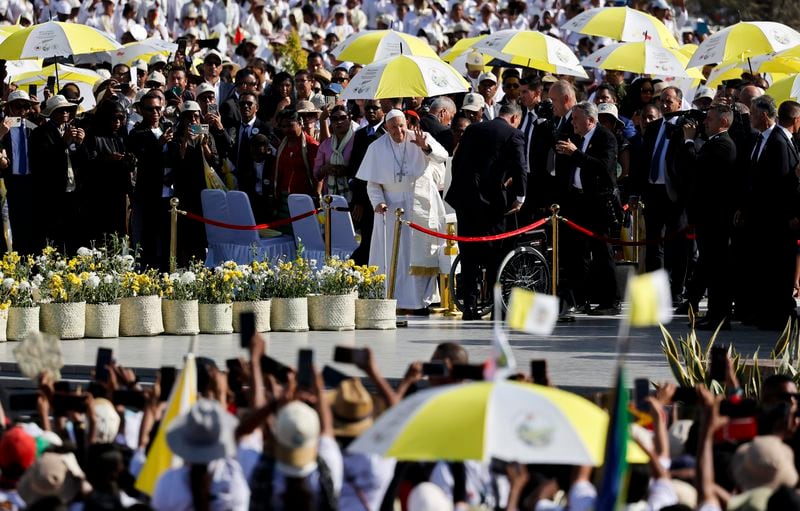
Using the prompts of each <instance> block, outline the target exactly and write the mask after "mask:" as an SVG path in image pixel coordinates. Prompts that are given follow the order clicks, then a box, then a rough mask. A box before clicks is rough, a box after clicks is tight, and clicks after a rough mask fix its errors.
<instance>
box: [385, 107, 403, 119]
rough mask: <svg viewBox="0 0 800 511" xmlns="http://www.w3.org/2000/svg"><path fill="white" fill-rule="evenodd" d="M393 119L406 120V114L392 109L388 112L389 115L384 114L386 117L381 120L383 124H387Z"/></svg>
mask: <svg viewBox="0 0 800 511" xmlns="http://www.w3.org/2000/svg"><path fill="white" fill-rule="evenodd" d="M395 117H402V118H403V119H405V118H406V114H404V113H403V111H402V110H398V109H397V108H392V109H391V110H389V113H388V114H386V117H384V118H383V120H384V122H389V121H391V120H392V119H394V118H395Z"/></svg>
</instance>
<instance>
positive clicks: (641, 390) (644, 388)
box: [633, 378, 650, 411]
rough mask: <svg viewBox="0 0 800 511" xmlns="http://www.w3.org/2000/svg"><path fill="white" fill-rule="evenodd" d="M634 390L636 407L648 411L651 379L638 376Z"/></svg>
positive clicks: (634, 383)
mask: <svg viewBox="0 0 800 511" xmlns="http://www.w3.org/2000/svg"><path fill="white" fill-rule="evenodd" d="M633 391H634V402H635V403H636V409H637V410H641V411H646V410H647V409H648V407H647V396H649V395H650V380H648V379H647V378H637V379H636V380H634V382H633Z"/></svg>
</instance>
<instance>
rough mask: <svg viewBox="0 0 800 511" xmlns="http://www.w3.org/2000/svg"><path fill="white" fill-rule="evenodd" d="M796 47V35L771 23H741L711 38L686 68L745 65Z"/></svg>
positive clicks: (779, 24) (784, 26) (797, 37)
mask: <svg viewBox="0 0 800 511" xmlns="http://www.w3.org/2000/svg"><path fill="white" fill-rule="evenodd" d="M798 44H800V33H798V32H797V31H796V30H794V29H793V28H790V27H787V26H786V25H784V24H782V23H776V22H774V21H742V22H739V23H737V24H735V25H731V26H730V27H726V28H724V29H722V30H720V31H719V32H717V33H715V34H712V35H711V36H710V37H709V38H708V39H706V40H705V41H703V42H702V43H701V44H700V46H699V47H698V48H697V51H696V52H695V53H694V55H692V59H691V60H690V61H689V64H688V65H687V67H698V66H705V65H708V64H717V63H720V62H727V61H731V60H741V61H745V60H747V59H748V58H751V57H755V56H757V55H764V54H765V53H771V52H776V51H782V50H786V49H789V48H791V47H793V46H797V45H798Z"/></svg>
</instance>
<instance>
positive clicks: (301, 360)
mask: <svg viewBox="0 0 800 511" xmlns="http://www.w3.org/2000/svg"><path fill="white" fill-rule="evenodd" d="M313 384H314V350H308V349H303V350H299V351H298V352H297V386H298V387H299V388H306V389H309V388H311V386H312V385H313Z"/></svg>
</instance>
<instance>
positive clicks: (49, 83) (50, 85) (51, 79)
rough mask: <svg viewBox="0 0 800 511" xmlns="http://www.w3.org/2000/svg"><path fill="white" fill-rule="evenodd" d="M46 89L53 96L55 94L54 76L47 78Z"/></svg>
mask: <svg viewBox="0 0 800 511" xmlns="http://www.w3.org/2000/svg"><path fill="white" fill-rule="evenodd" d="M46 87H47V90H49V91H50V92H52V93H53V94H55V93H56V90H55V89H56V77H55V76H50V77H48V78H47V85H46Z"/></svg>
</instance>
